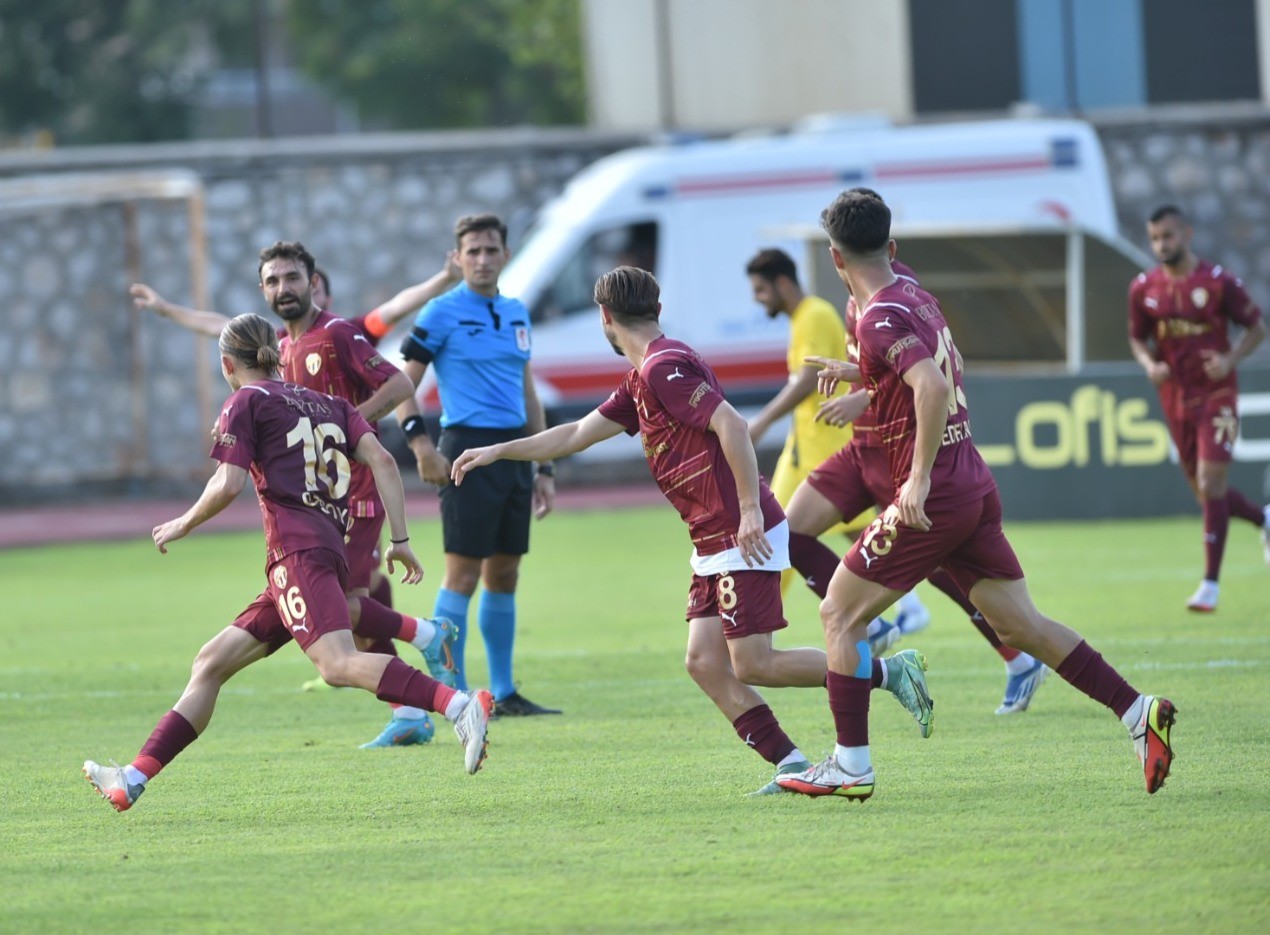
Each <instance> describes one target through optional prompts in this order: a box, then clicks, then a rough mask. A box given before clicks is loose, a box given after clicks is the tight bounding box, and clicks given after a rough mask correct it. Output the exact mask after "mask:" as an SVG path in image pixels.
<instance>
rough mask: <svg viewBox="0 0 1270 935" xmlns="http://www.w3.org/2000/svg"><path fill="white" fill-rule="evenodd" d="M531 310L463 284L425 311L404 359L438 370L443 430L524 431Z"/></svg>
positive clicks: (403, 346) (406, 345) (404, 344)
mask: <svg viewBox="0 0 1270 935" xmlns="http://www.w3.org/2000/svg"><path fill="white" fill-rule="evenodd" d="M530 347H531V340H530V334H529V310H528V309H526V308H525V306H524V303H522V302H521V301H520V300H519V299H512V298H508V297H507V296H505V295H501V294H499V295H497V296H495V297H494V298H487V297H486V296H483V295H480V294H479V293H476V292H473V291H472V290H471V289H469V288H468V287H467V284H466V283H459V285H457V286H455V287H454V288H453V289H451V290H450V291H449V292H447V293H445V294H444V295H440V296H437V297H436V298H435V299H433V300H432V301H431V302H429V303H428V304H427V305H425V306H424V307H423V310H422V311H420V312H419V316H418V317H417V318H416V319H415V324H414V328H413V329H412V330H411V332H410V334H409V335H408V336H407V337H406V339H405V341H403V342H402V344H401V353H402V356H403V357H405V358H406V359H407V360H416V361H419V362H421V363H425V364H431V365H432V366H433V367H434V368H435V369H436V375H437V390H438V392H439V393H440V395H441V427H442V428H447V427H449V426H451V425H456V426H467V427H468V428H483V429H514V428H520V427H521V426H523V425H524V424H525V423H526V422H527V421H528V420H527V419H526V417H525V364H526V362H528V360H529V351H530Z"/></svg>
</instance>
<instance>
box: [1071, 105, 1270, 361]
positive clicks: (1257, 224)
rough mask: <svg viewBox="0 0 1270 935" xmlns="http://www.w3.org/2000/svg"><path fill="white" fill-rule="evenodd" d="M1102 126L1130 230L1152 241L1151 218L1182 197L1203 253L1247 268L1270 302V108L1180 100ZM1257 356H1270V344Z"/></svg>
mask: <svg viewBox="0 0 1270 935" xmlns="http://www.w3.org/2000/svg"><path fill="white" fill-rule="evenodd" d="M1095 127H1096V129H1097V131H1098V134H1099V136H1100V137H1101V138H1102V143H1103V150H1104V152H1105V153H1106V156H1107V163H1108V167H1109V169H1110V172H1111V179H1112V186H1113V187H1114V190H1115V199H1116V208H1117V211H1118V213H1119V217H1120V227H1121V231H1122V233H1123V234H1124V235H1125V237H1127V238H1128V239H1130V240H1132V241H1133V242H1134V243H1137V244H1139V245H1141V246H1142V247H1143V249H1148V245H1147V240H1146V231H1145V223H1146V218H1147V217H1148V216H1150V214H1151V212H1152V211H1153V210H1154V209H1155V208H1157V207H1158V206H1160V205H1161V204H1164V203H1166V202H1173V203H1175V204H1177V205H1178V206H1179V207H1181V208H1182V210H1184V211H1185V212H1186V213H1187V214H1188V215H1189V216H1190V218H1191V221H1192V223H1193V224H1194V227H1195V240H1194V249H1195V251H1196V253H1198V254H1199V255H1200V256H1201V257H1204V258H1207V259H1211V260H1213V261H1214V262H1218V263H1221V264H1223V265H1224V266H1226V267H1227V268H1228V269H1230V270H1232V271H1234V272H1235V273H1237V274H1238V275H1239V276H1241V277H1242V278H1243V280H1244V282H1245V283H1246V284H1247V286H1248V290H1249V292H1250V293H1251V294H1252V297H1253V298H1254V299H1255V300H1256V301H1257V302H1258V303H1259V304H1260V305H1261V307H1262V308H1263V309H1267V310H1270V112H1267V111H1266V110H1265V109H1264V108H1261V107H1255V108H1253V107H1226V108H1175V109H1170V110H1167V111H1161V112H1147V113H1145V114H1141V115H1132V116H1119V117H1103V118H1101V119H1099V120H1096V121H1095ZM1257 356H1258V358H1259V359H1261V360H1265V359H1270V347H1263V348H1262V350H1261V351H1259V352H1258V355H1257Z"/></svg>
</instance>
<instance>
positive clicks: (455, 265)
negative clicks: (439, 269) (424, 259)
mask: <svg viewBox="0 0 1270 935" xmlns="http://www.w3.org/2000/svg"><path fill="white" fill-rule="evenodd" d="M443 272H444V273H445V275H446V276H447V277H448V278H449V279H450V281H451V282H458V281H459V280H460V279H462V278H463V267H462V266H460V265H459V251H457V250H451V251H450V252H449V253H447V254H446V255H445V269H444V270H443Z"/></svg>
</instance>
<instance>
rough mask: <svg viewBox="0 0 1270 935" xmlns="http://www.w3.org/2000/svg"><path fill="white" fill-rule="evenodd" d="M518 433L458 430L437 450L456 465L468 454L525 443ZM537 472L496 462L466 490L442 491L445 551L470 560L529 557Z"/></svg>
mask: <svg viewBox="0 0 1270 935" xmlns="http://www.w3.org/2000/svg"><path fill="white" fill-rule="evenodd" d="M524 435H525V431H524V429H523V428H518V429H472V428H466V427H464V426H461V425H452V426H450V427H449V428H446V429H443V430H442V431H441V440H440V442H439V443H438V445H437V448H438V449H439V450H440V452H441V453H442V454H443V455H445V456H446V457H447V458H449V459H450V460H451V461H453V460H454V459H455V458H457V457H458V456H459V455H460V454H461V453H462V452H464V451H466V450H467V449H468V448H481V447H484V446H485V445H493V444H497V443H498V442H505V441H510V440H511V439H513V438H523V437H524ZM533 497H534V466H533V464H532V463H531V462H529V461H496V462H494V463H493V464H488V465H486V466H485V467H481V468H477V469H476V470H474V471H472V472H470V473H469V474H468V475H467V476H466V477H465V478H463V484H462V486H460V487H456V486H454V484H446V485H445V486H444V487H442V488H441V533H442V538H443V540H444V542H445V551H446V553H447V554H451V555H464V556H467V557H468V558H488V557H489V556H491V555H524V554H525V553H526V552H528V551H529V520H530V516H531V515H532V513H533Z"/></svg>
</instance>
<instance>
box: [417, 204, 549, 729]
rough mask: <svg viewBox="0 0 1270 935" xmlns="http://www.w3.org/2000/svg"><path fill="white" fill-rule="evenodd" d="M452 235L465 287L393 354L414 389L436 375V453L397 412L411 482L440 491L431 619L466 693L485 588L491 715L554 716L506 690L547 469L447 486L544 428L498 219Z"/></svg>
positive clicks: (525, 466)
mask: <svg viewBox="0 0 1270 935" xmlns="http://www.w3.org/2000/svg"><path fill="white" fill-rule="evenodd" d="M454 236H455V240H456V241H457V243H458V263H459V267H460V268H461V269H462V271H463V282H462V283H460V284H459V285H457V286H455V287H454V288H453V289H451V290H450V291H449V292H447V293H445V294H444V295H441V296H438V297H437V298H435V299H433V300H432V301H431V302H429V303H428V304H427V305H425V306H424V307H423V311H421V312H420V313H419V317H418V318H417V319H416V320H415V326H414V329H413V330H412V331H411V332H410V335H409V337H407V338H406V340H405V341H404V342H403V343H402V345H401V353H402V356H403V357H405V359H406V366H405V371H406V373H407V374H409V376H410V378H411V379H412V380H413V381H414V384H415V386H416V387H417V386H418V385H419V383H420V381H421V380H422V379H423V375H424V373H425V372H426V371H427V369H428V366H429V365H431V366H432V368H433V369H434V370H435V371H436V380H437V390H438V392H439V393H440V395H441V438H440V441H439V443H438V444H437V445H435V446H434V445H433V444H432V439H431V438H429V437H428V433H427V431H426V429H425V428H424V424H423V416H421V415H420V414H419V407H418V404H417V403H416V401H415V399H414V397H411V398H410V399H408V400H406V402H404V403H402V405H401V406H400V408H398V410H397V416H398V418H400V420H401V427H402V429H403V430H404V431H405V433H406V438H407V439H408V440H409V441H410V447H411V449H412V450H413V451H414V453H415V458H416V460H417V461H418V463H419V476H420V477H422V478H423V479H424V480H425V481H427V482H429V483H432V484H437V485H438V486H439V487H440V488H441V493H440V496H441V529H442V534H443V537H444V540H445V577H444V579H443V580H442V582H441V589H440V590H439V591H438V592H437V600H436V605H435V607H434V609H433V616H436V617H449V618H450V619H451V620H452V621H454V622H455V623H456V624H458V627H459V635H458V638H457V639H456V640H455V643H454V654H455V660H454V661H455V664H456V665H457V666H458V671H459V676H458V681H459V687H460V688H466V687H467V670H466V667H465V665H464V649H465V647H466V645H467V612H468V605H469V603H470V602H471V600H472V595H473V594H474V593H475V592H476V585H477V582H478V581H479V582H481V583H482V584H483V585H484V589H483V590H482V592H481V602H480V609H479V610H478V611H477V621H478V624H479V626H480V628H481V637H482V638H483V639H484V640H485V656H486V659H487V660H488V663H489V678H490V690H491V691H492V692H493V693H494V701H495V704H494V713H495V714H497V715H500V716H504V717H512V716H525V715H533V714H559V713H560V711H559V710H558V709H555V708H544V707H542V706H541V705H537V704H534V703H533V702H532V701H530V700H529V699H528V698H526V697H524V696H523V695H521V694H520V693H519V692H517V691H516V685H515V682H513V681H512V646H513V643H514V642H515V638H516V581H517V578H518V577H519V574H520V558H521V556H522V555H524V554H525V553H526V552H528V551H529V522H530V514H531V513H533V514H535V515H537V517H538V518H539V519H541V518H542V517H544V516H546V515H547V514H548V513H549V512H551V507H552V503H553V501H554V499H555V482H554V480H553V467H552V465H551V464H549V463H547V464H539V465H538V466H537V468H536V469H534V468H533V467H532V466H531V465H530V464H529V463H528V462H524V461H500V462H498V463H497V464H491V465H489V466H488V467H484V468H481V469H480V470H478V471H474V472H473V473H472V475H471V476H470V477H469V478H467V480H466V481H465V482H464V484H463V486H461V487H455V486H454V485H453V484H451V483H450V462H451V461H453V460H454V459H455V458H456V457H457V456H458V455H459V453H460V452H462V451H465V450H466V449H468V448H477V447H480V446H482V445H493V444H496V443H498V442H501V441H507V440H508V439H512V438H519V437H521V436H522V435H533V434H534V433H536V432H540V431H542V430H543V429H545V428H546V427H547V422H546V417H545V415H544V414H543V409H542V403H541V402H539V400H538V394H537V393H536V392H535V390H534V381H533V376H532V374H531V373H530V371H529V351H530V337H529V310H528V309H526V308H525V306H524V304H523V303H522V302H520V300H519V299H512V298H508V297H507V296H504V295H500V294H499V291H498V277H499V275H500V274H501V273H502V271H503V267H504V266H505V265H506V264H507V260H508V258H509V256H510V254H509V253H508V250H507V226H506V225H505V224H503V222H502V221H501V220H499V218H497V217H496V216H495V215H492V214H479V215H473V216H469V217H462V218H459V220H458V222H457V223H456V224H455V226H454Z"/></svg>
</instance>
